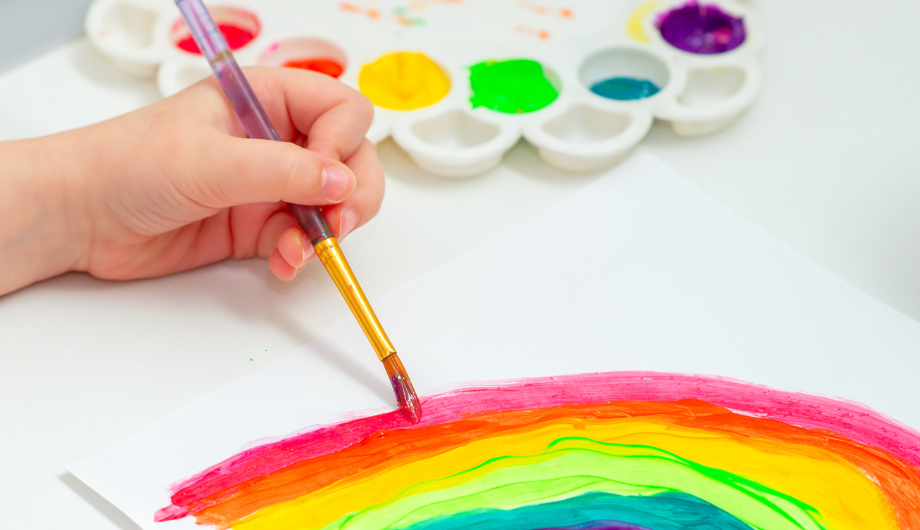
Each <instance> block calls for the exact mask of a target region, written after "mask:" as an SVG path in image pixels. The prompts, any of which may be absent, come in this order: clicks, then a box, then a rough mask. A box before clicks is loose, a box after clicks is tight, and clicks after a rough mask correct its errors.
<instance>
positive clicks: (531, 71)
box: [470, 59, 559, 114]
mask: <svg viewBox="0 0 920 530" xmlns="http://www.w3.org/2000/svg"><path fill="white" fill-rule="evenodd" d="M470 88H471V89H472V91H473V95H472V96H471V97H470V103H472V105H473V108H476V107H485V108H487V109H492V110H495V111H498V112H504V113H506V114H523V113H527V112H533V111H535V110H540V109H542V108H544V107H546V106H548V105H549V104H550V103H552V102H553V101H556V98H558V97H559V91H558V90H557V89H556V87H555V86H553V84H552V83H551V82H550V80H549V79H548V78H547V76H546V72H545V71H544V69H543V65H541V64H540V63H538V62H536V61H532V60H530V59H511V60H508V61H485V62H482V63H478V64H474V65H473V66H471V67H470Z"/></svg>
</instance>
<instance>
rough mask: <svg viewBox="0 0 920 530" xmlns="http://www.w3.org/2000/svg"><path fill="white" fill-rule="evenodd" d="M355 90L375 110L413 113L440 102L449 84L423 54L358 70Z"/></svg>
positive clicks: (393, 57) (400, 55) (389, 58)
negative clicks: (410, 111) (375, 107)
mask: <svg viewBox="0 0 920 530" xmlns="http://www.w3.org/2000/svg"><path fill="white" fill-rule="evenodd" d="M358 88H359V90H361V92H363V93H364V95H365V96H367V98H368V99H370V100H371V102H373V103H374V105H377V106H378V107H383V108H385V109H392V110H415V109H420V108H422V107H427V106H429V105H434V104H435V103H437V102H438V101H440V100H441V99H443V98H444V96H446V95H447V93H448V92H449V91H450V80H449V79H447V76H446V75H445V74H444V71H443V70H441V67H440V66H438V64H437V63H435V62H434V61H432V60H431V58H430V57H428V56H427V55H425V54H424V53H415V52H396V53H389V54H387V55H384V56H383V57H381V58H379V59H377V60H376V61H374V62H373V63H370V64H366V65H364V66H363V67H361V72H360V73H359V74H358Z"/></svg>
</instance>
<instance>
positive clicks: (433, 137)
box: [411, 110, 501, 150]
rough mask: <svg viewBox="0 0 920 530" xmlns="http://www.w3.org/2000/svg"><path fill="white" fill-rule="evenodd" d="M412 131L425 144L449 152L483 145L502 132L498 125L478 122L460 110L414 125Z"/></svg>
mask: <svg viewBox="0 0 920 530" xmlns="http://www.w3.org/2000/svg"><path fill="white" fill-rule="evenodd" d="M411 130H412V133H413V134H414V135H415V136H417V137H418V138H419V139H420V140H422V141H423V142H425V143H428V144H431V145H433V146H435V147H439V148H441V149H447V150H460V149H469V148H472V147H476V146H479V145H483V144H485V143H487V142H489V141H490V140H492V139H494V138H495V137H496V136H498V134H499V133H500V132H501V130H500V129H499V127H498V126H497V125H495V124H492V123H488V122H485V121H482V120H478V119H476V118H474V117H473V116H470V115H469V114H467V113H466V112H463V111H460V110H452V111H450V112H447V113H445V114H442V115H440V116H436V117H434V118H429V119H427V120H422V121H419V122H418V123H416V124H414V125H412V127H411Z"/></svg>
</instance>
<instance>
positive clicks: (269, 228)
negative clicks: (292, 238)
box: [234, 203, 297, 266]
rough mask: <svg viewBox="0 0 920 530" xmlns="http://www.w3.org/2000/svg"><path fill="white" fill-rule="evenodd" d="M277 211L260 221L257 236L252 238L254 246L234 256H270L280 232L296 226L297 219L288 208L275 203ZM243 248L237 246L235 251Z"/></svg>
mask: <svg viewBox="0 0 920 530" xmlns="http://www.w3.org/2000/svg"><path fill="white" fill-rule="evenodd" d="M275 205H276V206H277V208H278V211H276V212H275V213H273V214H272V215H271V216H270V217H268V218H267V219H266V220H265V222H264V223H262V229H261V230H260V231H259V234H258V237H257V238H254V239H253V240H252V241H253V243H254V246H253V247H252V249H251V250H249V251H248V252H247V253H245V254H243V255H242V256H241V255H234V257H235V258H239V257H250V256H254V255H255V256H259V257H260V258H267V257H269V256H271V254H272V252H274V251H275V249H276V248H278V241H279V239H280V237H281V236H282V234H284V233H285V232H287V231H288V230H290V229H291V228H292V227H296V226H297V220H295V219H294V216H293V215H291V212H290V210H288V209H287V208H286V207H285V206H284V205H283V204H280V203H276V204H275ZM235 246H236V247H241V245H235ZM241 250H245V249H242V248H238V250H237V252H239V251H241ZM291 265H294V266H297V264H295V263H292V264H291Z"/></svg>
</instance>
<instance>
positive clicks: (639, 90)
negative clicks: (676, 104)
mask: <svg viewBox="0 0 920 530" xmlns="http://www.w3.org/2000/svg"><path fill="white" fill-rule="evenodd" d="M591 92H594V93H595V94H597V95H598V96H601V97H604V98H607V99H616V100H619V101H633V100H636V99H645V98H648V97H652V96H654V95H655V94H657V93H659V92H661V89H660V88H658V85H656V84H655V83H652V82H651V81H649V80H648V79H633V78H632V77H611V78H610V79H604V80H603V81H598V82H597V83H594V84H593V85H591Z"/></svg>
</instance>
